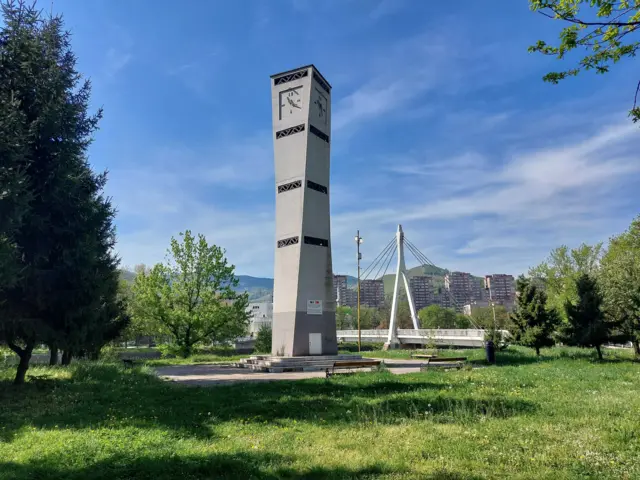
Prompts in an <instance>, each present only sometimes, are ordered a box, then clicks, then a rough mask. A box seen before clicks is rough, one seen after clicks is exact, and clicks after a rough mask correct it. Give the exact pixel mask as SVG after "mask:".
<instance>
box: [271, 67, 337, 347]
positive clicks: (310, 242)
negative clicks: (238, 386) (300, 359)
mask: <svg viewBox="0 0 640 480" xmlns="http://www.w3.org/2000/svg"><path fill="white" fill-rule="evenodd" d="M271 102H272V106H273V142H274V157H275V171H276V188H275V195H276V239H275V271H274V288H273V342H272V354H273V355H278V356H305V355H335V354H337V351H338V347H337V342H336V318H335V300H334V298H333V270H332V265H331V227H330V218H329V193H330V190H329V164H330V155H329V152H330V144H331V86H330V85H329V82H327V81H326V80H325V78H324V77H323V76H322V75H321V74H320V72H319V71H318V70H317V69H316V68H315V67H314V66H313V65H308V66H306V67H300V68H296V69H295V70H290V71H288V72H283V73H279V74H277V75H273V76H272V77H271Z"/></svg>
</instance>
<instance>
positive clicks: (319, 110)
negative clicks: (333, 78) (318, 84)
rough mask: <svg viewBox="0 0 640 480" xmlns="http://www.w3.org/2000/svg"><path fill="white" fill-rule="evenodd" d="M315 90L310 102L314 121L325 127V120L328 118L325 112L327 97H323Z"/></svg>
mask: <svg viewBox="0 0 640 480" xmlns="http://www.w3.org/2000/svg"><path fill="white" fill-rule="evenodd" d="M315 90H316V91H315V92H314V96H313V97H314V98H313V102H312V103H313V106H314V111H315V115H316V118H315V120H316V121H317V122H320V123H322V124H324V125H326V124H327V118H328V116H329V114H328V112H327V97H325V96H324V95H323V94H322V93H321V92H320V90H318V89H317V88H316V89H315Z"/></svg>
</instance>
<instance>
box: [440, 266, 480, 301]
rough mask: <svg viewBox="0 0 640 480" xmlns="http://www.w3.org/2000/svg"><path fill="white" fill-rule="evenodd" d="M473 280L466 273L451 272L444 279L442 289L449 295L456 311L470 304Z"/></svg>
mask: <svg viewBox="0 0 640 480" xmlns="http://www.w3.org/2000/svg"><path fill="white" fill-rule="evenodd" d="M474 282H475V280H474V278H473V277H472V276H471V274H470V273H467V272H451V273H448V274H447V275H445V277H444V288H445V289H446V290H447V291H448V292H449V293H450V297H451V299H452V303H453V304H454V305H452V306H454V307H455V308H456V309H457V310H462V307H463V305H466V304H468V303H471V299H472V297H473V293H472V292H473V291H474Z"/></svg>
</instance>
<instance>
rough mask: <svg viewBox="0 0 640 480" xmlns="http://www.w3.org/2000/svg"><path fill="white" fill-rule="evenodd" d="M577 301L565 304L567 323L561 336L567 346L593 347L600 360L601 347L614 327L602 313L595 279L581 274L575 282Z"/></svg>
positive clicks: (600, 296)
mask: <svg viewBox="0 0 640 480" xmlns="http://www.w3.org/2000/svg"><path fill="white" fill-rule="evenodd" d="M576 293H577V296H578V300H577V301H576V302H575V303H573V302H570V301H568V302H567V303H566V304H565V310H566V313H567V320H568V321H567V323H566V324H565V325H564V326H563V328H562V331H561V334H562V337H563V339H564V340H565V341H566V342H567V343H568V344H569V345H578V346H581V347H593V348H595V349H596V351H597V352H598V358H600V360H602V345H603V344H604V343H606V342H607V341H609V338H610V333H611V330H612V327H614V325H613V324H612V323H609V322H607V321H606V319H605V317H604V314H603V312H602V295H601V293H600V291H599V288H598V284H597V283H596V280H595V277H593V276H591V275H588V274H582V275H580V276H579V277H578V278H577V280H576Z"/></svg>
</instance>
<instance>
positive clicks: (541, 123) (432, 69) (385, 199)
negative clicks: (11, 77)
mask: <svg viewBox="0 0 640 480" xmlns="http://www.w3.org/2000/svg"><path fill="white" fill-rule="evenodd" d="M40 5H41V6H42V8H44V9H46V10H47V11H48V10H49V9H51V8H52V9H53V11H54V12H56V13H62V14H63V16H64V19H65V25H66V27H67V28H68V29H69V30H70V32H71V33H72V35H73V37H72V44H73V49H74V51H75V53H76V55H77V57H78V64H77V67H78V69H79V71H80V72H81V73H82V74H83V75H85V76H86V77H88V78H90V79H91V81H92V85H93V93H92V101H91V103H92V109H97V108H99V107H103V108H104V119H103V120H102V122H101V124H100V130H99V131H98V132H97V133H96V135H95V141H94V143H93V144H92V146H91V148H90V150H89V160H90V162H91V164H92V165H93V167H94V168H95V169H97V170H104V169H106V170H108V171H109V181H108V185H107V188H106V194H107V195H109V196H111V197H112V198H113V203H114V204H115V206H116V207H117V210H118V214H117V220H116V224H117V233H118V244H117V252H118V254H119V255H120V257H121V259H122V264H123V266H126V267H130V268H132V267H133V266H134V265H135V264H139V263H145V264H148V265H151V264H154V263H156V262H159V261H162V260H163V259H164V257H165V254H166V249H167V247H168V245H169V241H170V238H171V237H172V236H177V235H178V233H179V232H181V231H184V230H186V229H190V230H191V231H192V232H194V233H202V234H204V235H205V236H206V237H207V240H208V241H209V242H210V243H215V244H216V245H219V246H221V247H223V248H224V249H225V250H226V254H227V257H228V259H229V261H230V262H231V263H233V264H234V265H235V266H236V273H237V274H244V275H253V276H264V277H271V276H272V275H273V251H274V243H275V228H274V222H275V218H274V216H275V206H274V202H275V187H274V164H273V139H272V136H271V99H270V98H271V97H270V78H269V76H270V75H272V74H275V73H278V72H282V71H285V70H290V69H293V68H296V67H298V66H302V65H308V64H311V63H313V64H315V66H316V67H317V68H318V69H319V70H320V72H322V74H323V75H324V76H325V77H326V78H327V79H328V80H329V82H330V83H331V84H332V87H333V89H332V135H331V139H332V144H331V184H330V196H331V229H332V230H331V240H332V249H333V250H332V252H333V269H334V272H336V273H347V274H354V273H355V271H356V262H355V257H356V255H355V242H354V236H355V233H356V229H359V230H360V234H361V236H362V237H363V238H364V243H363V245H362V253H363V265H364V267H366V266H367V265H368V263H369V262H371V260H373V259H374V257H376V255H377V254H378V253H379V252H380V251H381V250H382V249H383V247H384V246H385V245H386V244H387V243H388V242H389V241H390V240H391V239H392V238H393V237H394V234H395V231H396V229H397V225H398V224H402V226H403V229H404V231H405V234H406V237H407V239H409V240H410V241H411V242H412V243H413V244H414V245H416V246H417V247H418V248H419V249H420V250H421V251H422V253H424V254H425V255H426V256H427V257H428V258H429V259H430V260H431V261H433V262H434V263H435V264H436V265H438V266H441V267H444V268H448V269H450V270H461V271H467V272H471V273H473V274H475V275H484V274H491V273H510V274H513V275H518V274H520V273H524V272H526V271H527V270H528V268H529V267H531V266H533V265H536V264H538V263H539V262H541V261H542V260H544V259H545V257H546V256H547V255H548V254H549V252H550V250H551V249H553V248H555V247H557V246H559V245H561V244H566V245H569V246H578V245H579V244H580V243H581V242H587V243H595V242H599V241H606V240H607V239H608V238H609V237H610V236H611V235H613V234H616V233H619V232H621V231H623V230H624V229H625V228H626V227H627V226H628V225H629V223H630V222H631V220H632V219H633V217H634V216H636V215H637V214H638V213H639V212H638V210H639V208H638V207H639V206H640V202H639V200H640V199H639V196H640V194H639V193H638V189H637V188H636V189H635V190H634V186H635V185H638V181H639V180H640V162H639V161H638V155H637V152H638V150H639V147H640V131H639V129H638V127H637V126H634V125H633V124H632V123H631V122H630V120H629V119H628V117H627V112H628V110H629V109H630V108H631V105H632V103H633V94H634V92H635V87H636V83H637V81H638V78H637V70H635V71H634V70H632V65H631V62H628V61H627V62H623V63H620V64H618V65H616V66H615V68H614V69H613V70H612V71H611V72H610V73H609V74H607V75H596V74H593V73H590V72H587V73H585V74H582V75H580V76H578V77H577V78H571V79H568V80H566V81H564V82H561V84H559V85H551V84H548V83H545V82H543V81H542V76H543V75H544V74H545V73H547V72H548V71H551V70H560V69H563V68H566V67H568V66H569V63H567V62H572V61H574V60H575V59H576V57H569V58H568V59H567V60H566V61H565V62H564V63H563V62H561V61H559V60H556V59H554V58H549V57H543V56H540V55H539V54H531V53H528V52H527V47H528V46H529V45H531V44H533V43H535V42H536V41H537V40H538V39H544V40H547V41H554V40H555V39H556V38H557V35H558V33H559V31H560V29H561V27H562V25H561V24H560V22H554V21H551V20H549V19H547V18H545V17H543V16H541V15H539V14H536V13H533V12H531V11H530V10H529V9H528V2H527V1H526V0H495V1H492V2H489V3H486V2H477V1H475V0H467V1H459V2H435V1H429V2H426V1H420V0H324V1H317V0H314V1H310V0H309V1H308V0H242V1H235V2H228V1H224V2H222V1H219V2H215V1H205V0H190V1H188V2H176V1H175V0H136V1H130V0H86V1H82V2H79V1H77V0H54V1H53V3H52V4H51V2H50V0H41V2H40ZM634 154H635V155H634ZM407 264H408V266H409V267H412V266H415V265H417V264H418V262H417V260H415V259H414V258H413V257H411V256H410V254H407Z"/></svg>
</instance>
